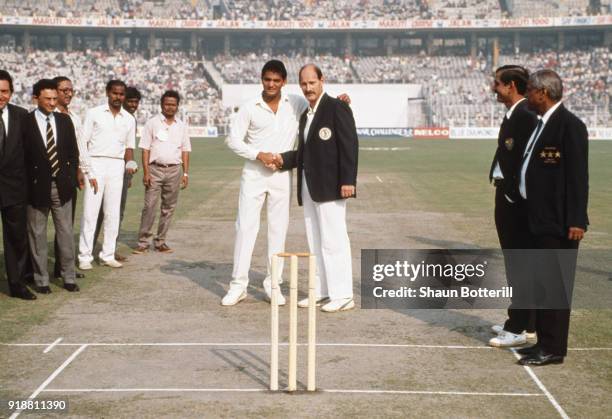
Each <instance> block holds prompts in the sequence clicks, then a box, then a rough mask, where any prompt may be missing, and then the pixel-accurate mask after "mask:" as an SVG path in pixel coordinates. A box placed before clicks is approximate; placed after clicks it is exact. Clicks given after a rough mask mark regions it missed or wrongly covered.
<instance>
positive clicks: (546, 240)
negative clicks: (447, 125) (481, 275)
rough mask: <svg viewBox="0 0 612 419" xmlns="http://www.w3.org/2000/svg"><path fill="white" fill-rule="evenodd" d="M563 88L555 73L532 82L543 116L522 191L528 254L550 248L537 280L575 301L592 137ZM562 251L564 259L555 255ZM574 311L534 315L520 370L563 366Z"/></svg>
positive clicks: (531, 99) (533, 100)
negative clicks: (533, 340) (534, 338)
mask: <svg viewBox="0 0 612 419" xmlns="http://www.w3.org/2000/svg"><path fill="white" fill-rule="evenodd" d="M562 97H563V84H562V82H561V78H560V77H559V75H558V74H557V73H555V72H554V71H552V70H540V71H537V72H535V73H534V74H532V75H531V77H530V78H529V83H528V85H527V98H528V103H529V107H530V108H531V109H532V110H533V111H535V112H536V113H537V114H538V115H540V116H541V119H540V121H539V122H538V124H537V126H536V129H535V131H534V132H533V134H532V135H531V137H530V138H529V142H528V143H527V146H526V149H525V152H524V153H523V159H522V163H521V169H520V178H519V192H520V196H521V198H522V199H524V200H526V205H527V214H528V226H529V231H530V240H529V242H527V243H525V245H524V248H525V249H546V252H544V256H543V260H540V259H538V260H536V261H535V262H534V266H535V269H536V272H535V275H534V277H535V278H537V279H540V278H541V277H545V278H546V279H545V280H543V281H542V280H541V281H540V283H541V285H543V288H544V289H545V291H546V294H547V295H553V296H555V295H560V296H562V299H564V300H566V301H567V302H571V294H572V288H571V285H570V286H569V287H568V285H567V284H568V283H570V284H572V285H573V278H574V273H575V267H576V258H577V256H578V244H579V243H580V240H582V238H583V237H584V234H585V231H586V229H587V225H588V223H589V221H588V217H587V203H588V194H589V174H588V132H587V128H586V126H585V124H584V123H583V122H582V121H581V120H580V119H578V117H576V116H575V115H574V114H573V113H571V112H569V111H568V110H567V109H566V108H565V107H564V106H563V104H562V102H561V99H562ZM558 249H564V250H563V251H562V257H561V256H559V255H558V254H557V253H560V252H559V250H558ZM569 321H570V307H569V305H567V304H566V305H565V307H561V306H559V301H557V303H556V304H555V306H554V307H542V308H538V309H537V310H536V332H537V335H538V343H537V344H536V345H534V346H532V347H529V348H524V349H519V350H518V352H519V353H520V354H521V355H524V356H523V357H522V358H521V359H520V361H519V363H520V364H522V365H546V364H552V363H562V362H563V360H564V357H565V356H566V355H567V338H568V331H569Z"/></svg>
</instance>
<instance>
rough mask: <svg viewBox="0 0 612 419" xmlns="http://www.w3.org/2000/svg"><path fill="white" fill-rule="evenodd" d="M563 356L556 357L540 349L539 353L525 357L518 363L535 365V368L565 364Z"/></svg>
mask: <svg viewBox="0 0 612 419" xmlns="http://www.w3.org/2000/svg"><path fill="white" fill-rule="evenodd" d="M563 358H564V357H563V356H561V355H554V354H549V353H547V352H544V351H543V350H542V349H539V350H538V351H537V352H535V353H533V354H531V355H525V356H524V357H522V358H521V359H519V361H518V363H519V364H521V365H534V366H542V365H548V364H563Z"/></svg>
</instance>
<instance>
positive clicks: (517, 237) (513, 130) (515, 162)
mask: <svg viewBox="0 0 612 419" xmlns="http://www.w3.org/2000/svg"><path fill="white" fill-rule="evenodd" d="M528 80H529V72H528V71H527V70H526V69H525V68H523V67H520V66H516V65H506V66H503V67H500V68H498V69H497V70H496V71H495V78H494V80H493V86H492V88H493V92H494V93H495V94H496V96H497V101H498V102H501V103H503V104H504V105H505V106H506V109H508V111H507V112H506V115H505V116H504V119H503V121H502V124H501V127H500V129H499V137H498V140H497V149H496V151H495V156H494V157H493V162H492V163H491V170H490V171H489V181H492V182H493V184H494V185H495V226H496V228H497V236H498V237H499V243H500V246H501V248H502V249H520V248H521V247H522V245H523V243H524V242H525V237H526V236H527V235H528V234H529V230H528V227H527V222H526V219H527V208H526V206H525V203H524V202H523V200H522V199H520V196H519V191H518V175H519V167H520V164H521V162H522V155H523V151H524V150H525V144H527V141H528V140H529V136H530V135H531V133H532V132H533V130H534V128H535V126H536V124H537V117H536V115H535V114H534V113H533V112H531V111H530V110H529V109H528V107H527V100H526V99H525V92H526V91H527V81H528ZM504 259H505V262H506V276H507V279H508V284H509V285H510V286H513V287H519V284H520V283H521V279H522V278H519V277H517V276H518V275H521V272H520V260H519V259H518V257H517V255H516V254H515V253H513V252H512V251H510V252H505V253H504ZM520 291H521V290H518V289H517V290H515V294H517V295H518V293H519V292H520ZM492 330H493V332H494V333H496V334H497V336H496V337H494V338H492V339H491V340H489V345H491V346H496V347H510V346H518V345H522V344H524V343H526V342H527V335H529V336H530V337H531V336H532V335H533V334H534V330H535V317H534V313H533V311H532V310H528V309H523V310H519V309H516V308H513V307H512V306H511V307H510V308H508V320H506V322H505V324H504V325H503V326H502V325H494V326H493V327H492ZM525 331H526V332H525Z"/></svg>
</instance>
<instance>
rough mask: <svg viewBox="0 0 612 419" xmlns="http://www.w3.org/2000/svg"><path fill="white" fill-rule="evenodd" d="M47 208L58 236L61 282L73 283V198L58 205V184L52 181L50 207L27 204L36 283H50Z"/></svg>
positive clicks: (46, 284) (41, 284)
mask: <svg viewBox="0 0 612 419" xmlns="http://www.w3.org/2000/svg"><path fill="white" fill-rule="evenodd" d="M49 212H51V217H52V218H53V225H54V226H55V234H56V237H57V243H58V250H59V254H58V255H55V257H56V259H57V258H59V260H60V264H61V270H62V274H63V277H64V283H66V284H74V283H75V267H74V237H73V230H72V200H70V201H67V202H66V203H64V205H61V203H60V198H59V194H58V192H57V186H56V184H55V182H51V207H40V208H37V207H33V206H31V205H28V209H27V220H28V241H29V243H30V252H31V254H32V266H33V268H34V282H35V283H36V285H38V286H39V287H47V286H49V271H48V268H47V264H48V246H47V223H48V219H49Z"/></svg>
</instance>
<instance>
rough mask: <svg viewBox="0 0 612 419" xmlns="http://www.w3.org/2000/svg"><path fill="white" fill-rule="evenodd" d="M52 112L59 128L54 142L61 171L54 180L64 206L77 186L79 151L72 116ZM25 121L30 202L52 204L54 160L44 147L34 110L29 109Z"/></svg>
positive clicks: (25, 148) (24, 136) (24, 133)
mask: <svg viewBox="0 0 612 419" xmlns="http://www.w3.org/2000/svg"><path fill="white" fill-rule="evenodd" d="M53 115H54V116H55V124H56V128H57V133H56V138H55V145H56V148H57V157H58V160H59V172H58V174H57V178H56V179H55V183H56V185H57V191H58V193H59V197H60V201H61V203H62V205H63V204H64V203H66V202H68V201H70V199H72V197H73V195H74V188H75V186H76V185H77V168H78V164H79V150H78V148H77V141H76V135H75V133H74V125H72V121H71V120H70V117H69V116H68V115H64V114H62V113H59V112H53ZM24 121H25V123H24V128H23V145H24V151H25V165H26V169H27V180H28V189H29V194H28V203H29V204H30V205H32V206H34V207H50V206H51V180H52V179H51V163H50V162H49V156H48V155H47V148H46V146H45V142H46V139H45V142H43V137H42V134H41V132H40V129H38V123H37V122H36V116H35V114H34V112H30V113H29V114H28V115H27V117H26V118H25V119H24Z"/></svg>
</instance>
